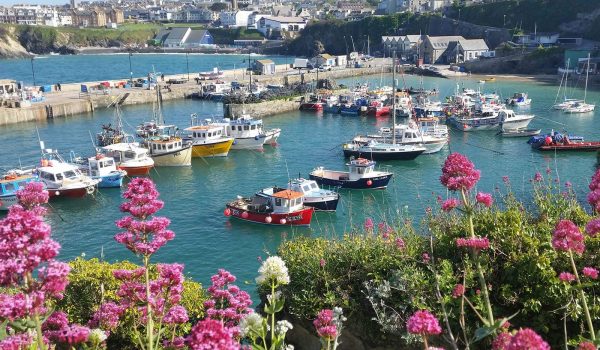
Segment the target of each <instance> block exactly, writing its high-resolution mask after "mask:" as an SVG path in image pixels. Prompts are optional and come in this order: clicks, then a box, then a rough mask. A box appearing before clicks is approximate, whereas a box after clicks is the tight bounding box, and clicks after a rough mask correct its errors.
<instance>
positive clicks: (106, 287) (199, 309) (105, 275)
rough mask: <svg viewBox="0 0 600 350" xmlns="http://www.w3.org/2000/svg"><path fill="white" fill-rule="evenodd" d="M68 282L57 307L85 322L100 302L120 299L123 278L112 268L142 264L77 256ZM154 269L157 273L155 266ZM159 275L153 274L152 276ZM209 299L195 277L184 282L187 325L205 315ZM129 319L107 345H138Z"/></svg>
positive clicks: (80, 321)
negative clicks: (206, 303) (117, 276)
mask: <svg viewBox="0 0 600 350" xmlns="http://www.w3.org/2000/svg"><path fill="white" fill-rule="evenodd" d="M69 265H70V266H71V272H70V273H69V285H68V286H67V289H66V291H65V294H64V298H63V299H62V300H61V301H59V302H58V304H57V305H56V306H57V309H59V310H61V311H64V312H66V313H67V314H68V315H69V320H70V321H73V322H76V323H80V324H86V323H87V322H88V321H89V320H90V319H91V317H92V315H93V314H94V312H95V311H96V310H97V309H98V307H99V306H100V304H102V303H103V302H105V301H109V300H116V299H117V294H116V293H117V290H118V289H119V286H120V285H121V282H120V281H119V280H117V279H116V278H114V277H113V274H112V272H113V271H114V270H119V269H135V268H137V267H139V266H137V265H135V264H133V263H131V262H129V261H121V262H116V263H112V264H111V263H108V262H105V261H100V260H98V259H96V258H94V259H90V260H86V259H83V258H77V259H75V260H73V261H71V262H70V263H69ZM152 273H154V274H155V273H156V267H155V266H153V271H152V272H151V275H152ZM154 277H156V276H153V278H154ZM207 299H208V297H207V295H206V293H205V291H204V289H202V286H201V285H200V284H199V283H197V282H194V281H192V280H186V281H184V282H183V297H182V301H181V305H182V306H183V307H185V308H186V310H187V312H188V315H189V317H190V323H189V324H187V326H186V327H185V329H187V330H189V329H190V328H191V324H193V323H195V322H196V321H197V320H199V319H201V318H202V317H204V306H203V303H204V301H206V300H207ZM127 329H128V325H127V322H123V324H121V325H120V326H119V328H118V329H117V331H116V332H114V333H112V334H111V335H110V337H109V339H108V345H109V346H108V348H109V349H110V348H136V346H134V341H133V339H132V338H131V334H129V333H127V331H126V330H127Z"/></svg>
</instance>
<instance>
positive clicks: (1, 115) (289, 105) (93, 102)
mask: <svg viewBox="0 0 600 350" xmlns="http://www.w3.org/2000/svg"><path fill="white" fill-rule="evenodd" d="M276 71H277V73H276V74H274V75H253V76H252V79H253V81H257V82H260V83H261V84H265V85H266V84H273V85H287V84H294V83H299V82H302V81H304V82H305V83H311V82H314V81H316V80H317V76H318V79H342V78H351V77H358V76H364V75H373V74H380V73H385V72H389V71H390V67H389V66H388V65H384V64H375V63H373V64H371V66H370V67H369V66H368V65H367V67H364V68H340V69H335V70H332V71H328V72H319V73H318V74H317V73H316V72H310V73H309V72H306V71H304V72H301V73H300V74H298V72H296V71H294V70H293V69H291V68H290V67H289V66H288V65H278V66H277V68H276ZM197 76H198V74H197V73H193V74H192V73H191V74H190V77H197ZM186 77H187V74H178V75H173V76H165V81H168V80H169V79H172V78H186ZM249 78H250V77H249V76H248V75H247V73H246V71H245V70H244V69H237V70H228V71H225V72H224V76H223V80H225V81H241V82H245V83H247V82H248V81H249ZM126 80H128V79H121V80H112V81H111V80H109V81H108V82H109V83H110V84H111V86H113V85H114V83H117V82H120V81H126ZM200 82H201V83H202V84H207V83H210V81H200ZM98 84H99V82H84V83H73V84H63V85H62V88H61V91H53V92H50V93H47V94H46V96H45V97H46V100H45V101H43V102H36V103H33V104H32V105H31V106H29V107H12V108H8V107H0V126H2V125H8V124H16V123H23V122H45V120H47V119H52V118H61V117H71V116H74V115H77V114H81V113H90V112H94V109H97V108H106V107H107V106H108V105H110V104H111V103H113V102H114V101H116V100H117V99H119V98H122V97H124V96H125V95H127V97H126V98H125V99H124V101H123V103H122V104H123V105H134V104H145V103H153V102H154V101H156V91H154V90H147V89H142V88H127V89H125V88H111V89H109V90H104V91H92V92H90V93H86V94H82V93H80V91H81V85H86V86H87V87H88V88H90V87H93V86H97V85H98ZM160 87H161V92H162V98H163V100H175V99H183V98H187V97H189V96H190V95H192V94H193V93H195V92H197V91H198V90H199V88H200V86H199V85H197V84H196V82H195V81H194V80H193V78H192V80H191V81H189V82H186V83H184V84H166V83H163V82H160ZM253 105H255V106H253ZM263 106H268V107H263ZM298 106H299V102H296V101H286V100H275V101H267V102H261V103H258V104H247V105H245V106H244V107H237V106H235V105H234V106H232V107H231V108H230V110H231V111H232V113H234V115H240V114H242V111H243V110H245V111H246V113H249V114H252V115H253V116H256V117H264V116H268V115H271V114H278V113H283V112H287V111H291V110H294V109H297V108H298ZM226 110H227V108H226Z"/></svg>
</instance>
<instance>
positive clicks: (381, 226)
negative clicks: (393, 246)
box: [377, 222, 394, 239]
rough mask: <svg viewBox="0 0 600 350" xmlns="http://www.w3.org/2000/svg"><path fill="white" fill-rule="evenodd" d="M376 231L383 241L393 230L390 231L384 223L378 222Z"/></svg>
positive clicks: (388, 226)
mask: <svg viewBox="0 0 600 350" xmlns="http://www.w3.org/2000/svg"><path fill="white" fill-rule="evenodd" d="M377 229H378V231H379V233H380V234H381V237H382V238H383V239H388V238H390V235H391V234H392V233H393V232H394V229H392V228H391V227H390V225H388V224H387V223H386V222H380V223H379V224H377Z"/></svg>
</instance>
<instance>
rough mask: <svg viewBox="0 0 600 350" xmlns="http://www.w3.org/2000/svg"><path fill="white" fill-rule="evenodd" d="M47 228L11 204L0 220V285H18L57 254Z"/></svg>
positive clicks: (23, 210)
mask: <svg viewBox="0 0 600 350" xmlns="http://www.w3.org/2000/svg"><path fill="white" fill-rule="evenodd" d="M59 248H60V245H59V244H58V243H57V242H56V241H54V240H52V239H51V238H50V226H49V225H48V224H46V223H45V222H44V220H43V219H42V218H41V217H40V216H38V215H37V214H36V213H35V212H34V211H30V210H25V209H24V208H23V207H21V206H20V205H13V206H12V207H10V209H9V211H8V215H7V216H6V217H5V218H4V219H2V220H0V285H2V286H12V285H15V284H19V283H20V281H21V280H22V277H23V275H24V274H26V273H31V272H33V270H34V269H35V268H36V267H38V266H39V265H40V263H42V262H45V261H50V260H52V259H54V257H56V256H57V255H58V250H59Z"/></svg>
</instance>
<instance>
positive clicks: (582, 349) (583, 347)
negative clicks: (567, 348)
mask: <svg viewBox="0 0 600 350" xmlns="http://www.w3.org/2000/svg"><path fill="white" fill-rule="evenodd" d="M597 349H598V348H597V347H596V345H594V343H591V342H589V341H584V342H581V343H579V346H578V347H577V350H597Z"/></svg>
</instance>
